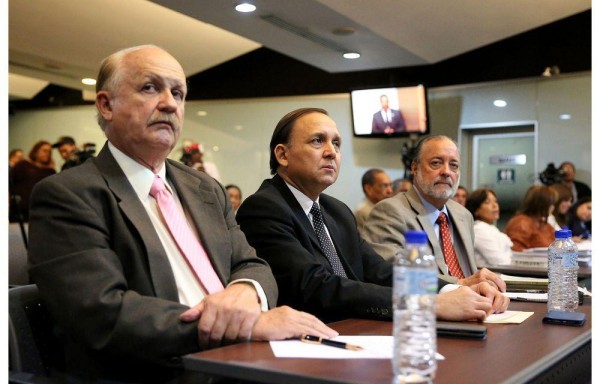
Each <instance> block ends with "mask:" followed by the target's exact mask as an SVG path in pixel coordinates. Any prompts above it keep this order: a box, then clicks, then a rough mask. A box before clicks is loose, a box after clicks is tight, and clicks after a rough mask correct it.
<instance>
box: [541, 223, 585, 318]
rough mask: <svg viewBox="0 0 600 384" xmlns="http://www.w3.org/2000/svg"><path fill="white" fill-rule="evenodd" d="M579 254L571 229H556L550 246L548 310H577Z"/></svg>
mask: <svg viewBox="0 0 600 384" xmlns="http://www.w3.org/2000/svg"><path fill="white" fill-rule="evenodd" d="M578 254H579V253H578V251H577V246H576V245H575V243H574V242H573V239H572V238H571V231H570V230H568V229H562V230H560V231H556V233H555V240H554V243H552V244H551V245H550V247H548V311H566V312H575V311H576V310H577V306H578V304H579V296H578V293H577V271H578V270H579V264H578V263H577V257H578Z"/></svg>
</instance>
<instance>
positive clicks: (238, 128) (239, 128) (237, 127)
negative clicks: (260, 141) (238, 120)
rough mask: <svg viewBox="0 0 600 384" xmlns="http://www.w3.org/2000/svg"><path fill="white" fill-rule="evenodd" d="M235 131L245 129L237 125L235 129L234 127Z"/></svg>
mask: <svg viewBox="0 0 600 384" xmlns="http://www.w3.org/2000/svg"><path fill="white" fill-rule="evenodd" d="M233 129H235V130H236V131H241V130H242V129H244V127H243V126H241V125H236V126H235V127H233Z"/></svg>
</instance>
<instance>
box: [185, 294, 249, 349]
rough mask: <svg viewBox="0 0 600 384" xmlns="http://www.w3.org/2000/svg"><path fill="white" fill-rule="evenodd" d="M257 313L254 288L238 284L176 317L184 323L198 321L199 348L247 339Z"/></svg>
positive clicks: (210, 296)
mask: <svg viewBox="0 0 600 384" xmlns="http://www.w3.org/2000/svg"><path fill="white" fill-rule="evenodd" d="M260 314H261V311H260V304H259V302H258V295H257V293H256V290H255V289H254V287H253V286H252V285H250V284H245V283H238V284H233V285H230V286H229V287H227V288H225V289H224V290H223V291H221V292H217V293H214V294H212V295H208V296H206V297H205V298H204V300H202V301H201V302H200V304H198V305H196V306H195V307H192V308H190V309H188V310H187V311H185V312H184V313H182V314H181V315H180V316H179V319H180V320H181V321H184V322H192V321H196V320H199V321H198V341H199V343H200V348H202V349H205V348H210V347H216V346H219V345H221V343H222V342H223V341H225V342H232V341H236V340H248V339H249V338H250V336H251V335H252V328H253V327H254V325H255V323H256V321H257V320H258V318H259V316H260Z"/></svg>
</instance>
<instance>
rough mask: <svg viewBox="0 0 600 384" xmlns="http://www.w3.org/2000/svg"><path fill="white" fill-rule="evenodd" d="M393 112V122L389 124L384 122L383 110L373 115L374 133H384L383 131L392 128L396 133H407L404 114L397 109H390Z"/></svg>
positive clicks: (372, 129)
mask: <svg viewBox="0 0 600 384" xmlns="http://www.w3.org/2000/svg"><path fill="white" fill-rule="evenodd" d="M390 111H391V112H392V121H391V122H390V123H389V124H388V123H386V122H384V121H383V116H381V110H379V111H377V112H376V113H374V114H373V123H372V126H371V132H372V133H384V132H383V131H384V130H385V129H386V128H387V127H388V125H389V126H390V128H393V129H394V132H404V131H406V123H405V122H404V116H403V115H402V112H400V111H399V110H397V109H390Z"/></svg>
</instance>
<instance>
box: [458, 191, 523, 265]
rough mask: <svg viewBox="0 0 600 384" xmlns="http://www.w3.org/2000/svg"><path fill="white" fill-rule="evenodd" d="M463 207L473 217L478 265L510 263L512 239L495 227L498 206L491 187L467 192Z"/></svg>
mask: <svg viewBox="0 0 600 384" xmlns="http://www.w3.org/2000/svg"><path fill="white" fill-rule="evenodd" d="M465 207H466V208H467V209H468V210H469V212H471V214H472V215H473V218H474V219H475V224H474V226H473V230H474V234H475V243H474V245H475V260H476V261H477V265H478V266H484V265H499V264H510V262H511V257H512V251H511V247H512V245H513V244H512V241H511V240H510V238H509V237H508V236H507V235H506V234H505V233H502V232H500V230H499V229H498V228H497V227H496V222H497V221H498V219H499V218H500V206H499V205H498V199H497V197H496V193H495V192H494V191H493V190H492V189H488V188H485V189H477V190H475V191H473V192H471V193H470V194H469V197H468V198H467V202H466V204H465Z"/></svg>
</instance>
